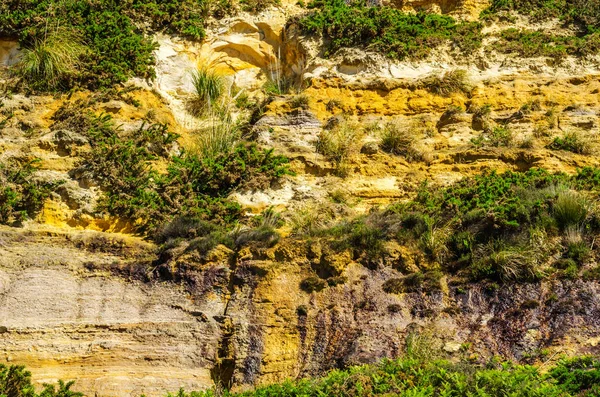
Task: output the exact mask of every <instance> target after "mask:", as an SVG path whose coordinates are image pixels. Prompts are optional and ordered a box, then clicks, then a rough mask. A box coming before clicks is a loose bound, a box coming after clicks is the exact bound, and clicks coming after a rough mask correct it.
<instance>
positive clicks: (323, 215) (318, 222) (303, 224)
mask: <svg viewBox="0 0 600 397" xmlns="http://www.w3.org/2000/svg"><path fill="white" fill-rule="evenodd" d="M332 219H333V215H332V214H331V213H330V212H329V211H327V210H326V208H320V207H317V206H310V205H307V206H305V207H303V208H301V209H299V210H297V211H295V212H293V213H292V215H291V216H290V223H291V225H292V231H293V233H294V234H295V235H299V236H306V237H310V236H317V235H319V234H320V233H321V232H322V231H323V230H324V229H325V227H326V226H327V224H328V223H329V222H330V221H331V220H332Z"/></svg>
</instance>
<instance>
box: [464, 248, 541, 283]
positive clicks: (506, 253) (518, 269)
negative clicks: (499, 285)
mask: <svg viewBox="0 0 600 397" xmlns="http://www.w3.org/2000/svg"><path fill="white" fill-rule="evenodd" d="M476 256H477V259H476V260H475V263H474V264H473V267H472V269H471V270H472V274H473V276H474V278H475V279H483V278H490V279H493V280H498V281H531V280H536V279H537V278H538V277H539V276H540V274H541V273H540V270H539V268H538V263H537V255H536V253H535V252H534V250H533V249H532V248H531V247H527V246H517V245H513V246H511V245H508V244H506V243H505V242H503V241H500V240H498V241H493V240H492V241H490V242H489V243H488V244H486V245H484V246H482V247H479V248H478V250H477V252H476Z"/></svg>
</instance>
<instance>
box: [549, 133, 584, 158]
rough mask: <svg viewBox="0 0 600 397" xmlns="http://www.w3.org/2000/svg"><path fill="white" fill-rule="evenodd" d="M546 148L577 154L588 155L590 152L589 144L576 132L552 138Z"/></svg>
mask: <svg viewBox="0 0 600 397" xmlns="http://www.w3.org/2000/svg"><path fill="white" fill-rule="evenodd" d="M548 147H549V148H550V149H553V150H566V151H569V152H573V153H579V154H590V153H591V152H592V150H591V147H590V142H589V141H587V140H585V139H583V138H582V137H581V136H580V135H579V134H578V133H577V132H569V133H567V134H565V136H564V137H562V138H561V137H556V138H554V140H553V141H552V143H551V144H550V145H549V146H548Z"/></svg>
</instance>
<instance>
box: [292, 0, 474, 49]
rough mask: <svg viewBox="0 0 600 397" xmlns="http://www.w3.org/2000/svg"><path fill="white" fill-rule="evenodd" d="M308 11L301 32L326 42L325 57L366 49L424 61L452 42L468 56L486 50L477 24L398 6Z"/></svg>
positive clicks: (321, 4)
mask: <svg viewBox="0 0 600 397" xmlns="http://www.w3.org/2000/svg"><path fill="white" fill-rule="evenodd" d="M309 8H311V9H313V11H312V12H311V13H309V14H308V15H306V16H304V17H302V18H301V19H300V22H299V23H300V28H301V29H302V31H303V32H304V33H305V34H318V35H321V36H323V37H324V38H325V39H326V42H327V43H328V45H327V53H326V55H330V54H333V53H334V52H336V51H337V50H339V49H340V48H345V47H367V48H369V49H373V50H375V51H378V52H381V53H383V54H385V55H387V56H388V57H390V58H394V59H400V60H402V59H406V58H412V59H423V58H426V57H427V56H428V55H429V54H430V52H431V50H432V49H433V48H436V47H438V46H440V45H442V44H444V43H447V42H450V43H452V44H453V45H454V47H456V48H458V49H460V50H462V51H464V52H466V53H471V52H473V51H474V50H476V49H477V48H479V47H480V46H481V40H482V35H481V25H480V24H479V23H476V22H463V23H457V22H456V21H455V20H454V19H453V18H451V17H448V16H441V15H437V14H428V13H423V12H420V13H417V14H414V15H413V14H405V13H403V12H402V11H400V10H398V9H396V8H393V7H387V6H370V5H368V1H366V0H352V1H346V0H315V1H313V2H312V3H310V4H309Z"/></svg>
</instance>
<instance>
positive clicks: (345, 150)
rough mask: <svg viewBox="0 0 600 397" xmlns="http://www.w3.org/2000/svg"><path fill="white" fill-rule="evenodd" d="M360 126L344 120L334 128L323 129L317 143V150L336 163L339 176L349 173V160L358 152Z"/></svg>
mask: <svg viewBox="0 0 600 397" xmlns="http://www.w3.org/2000/svg"><path fill="white" fill-rule="evenodd" d="M361 133H362V132H361V131H360V128H359V127H358V126H357V125H354V124H352V123H349V122H347V121H344V122H342V123H340V124H339V125H337V126H335V127H334V128H333V129H331V130H329V129H323V130H322V131H321V133H320V134H319V139H318V141H317V143H316V149H317V152H319V153H321V154H322V155H324V156H325V157H327V159H329V160H330V161H332V162H333V163H334V164H335V168H336V173H337V174H338V175H339V176H346V175H347V174H348V168H347V166H348V162H349V161H350V160H351V158H352V157H353V156H354V155H355V154H356V153H358V151H359V148H358V144H359V138H360V135H361Z"/></svg>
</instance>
